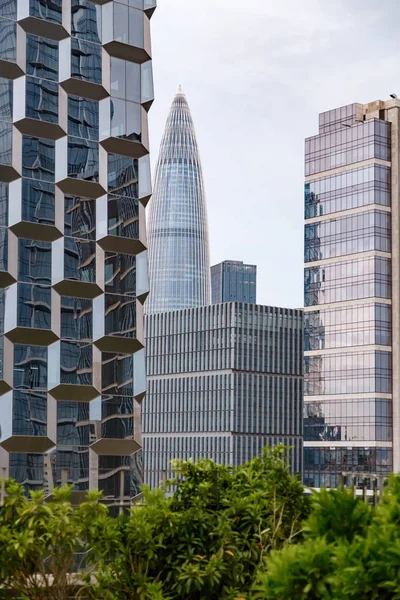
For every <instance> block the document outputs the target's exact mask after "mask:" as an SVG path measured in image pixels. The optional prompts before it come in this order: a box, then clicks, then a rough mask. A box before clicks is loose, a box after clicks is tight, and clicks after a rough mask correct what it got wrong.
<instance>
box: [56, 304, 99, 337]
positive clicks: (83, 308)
mask: <svg viewBox="0 0 400 600" xmlns="http://www.w3.org/2000/svg"><path fill="white" fill-rule="evenodd" d="M92 330H93V312H92V300H86V299H83V298H72V297H66V296H62V297H61V339H63V340H81V341H88V342H90V341H91V340H92V337H93V331H92Z"/></svg>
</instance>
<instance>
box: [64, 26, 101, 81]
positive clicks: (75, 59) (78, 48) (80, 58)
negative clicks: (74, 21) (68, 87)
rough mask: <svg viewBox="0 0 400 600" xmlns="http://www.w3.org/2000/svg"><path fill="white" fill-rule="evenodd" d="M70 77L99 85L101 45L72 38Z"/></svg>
mask: <svg viewBox="0 0 400 600" xmlns="http://www.w3.org/2000/svg"><path fill="white" fill-rule="evenodd" d="M71 77H74V78H75V79H81V80H83V81H89V82H91V83H97V84H99V85H101V46H98V45H97V44H93V43H91V42H86V41H84V40H78V39H76V38H72V40H71Z"/></svg>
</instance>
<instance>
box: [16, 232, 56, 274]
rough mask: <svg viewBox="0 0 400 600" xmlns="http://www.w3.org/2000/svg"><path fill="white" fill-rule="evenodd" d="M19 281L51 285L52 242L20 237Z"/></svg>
mask: <svg viewBox="0 0 400 600" xmlns="http://www.w3.org/2000/svg"><path fill="white" fill-rule="evenodd" d="M18 253H19V256H18V281H22V282H26V283H36V284H39V285H51V243H50V242H39V241H36V240H24V239H19V249H18Z"/></svg>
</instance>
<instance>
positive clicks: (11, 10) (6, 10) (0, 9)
mask: <svg viewBox="0 0 400 600" xmlns="http://www.w3.org/2000/svg"><path fill="white" fill-rule="evenodd" d="M0 15H1V16H2V17H6V18H7V19H16V18H17V0H1V2H0Z"/></svg>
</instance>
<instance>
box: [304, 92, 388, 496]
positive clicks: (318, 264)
mask: <svg viewBox="0 0 400 600" xmlns="http://www.w3.org/2000/svg"><path fill="white" fill-rule="evenodd" d="M399 110H400V102H399V100H397V99H393V100H389V101H386V102H382V101H376V102H372V103H370V104H367V105H362V104H352V105H349V106H344V107H341V108H338V109H335V110H331V111H328V112H325V113H322V114H321V115H320V116H319V133H318V135H316V136H313V137H311V138H308V139H307V140H306V146H305V165H306V166H305V170H306V183H305V257H304V260H305V272H304V293H305V296H304V301H305V309H304V310H305V331H304V350H305V359H304V361H305V367H304V391H305V407H304V408H305V415H304V440H305V441H304V446H305V449H304V481H305V483H306V484H307V485H310V486H313V487H321V486H327V487H335V486H337V485H338V481H339V475H340V474H341V473H353V474H355V475H356V474H357V473H359V474H361V473H363V474H367V475H368V474H376V475H378V476H384V475H386V474H388V473H389V472H390V471H392V470H394V471H396V472H398V471H399V470H400V452H399V450H400V447H399V444H400V435H399V430H398V424H399V422H400V414H399V411H400V407H399V403H400V389H399V385H400V378H399V369H400V333H399V326H398V321H399V316H400V299H399V293H400V286H399V276H400V250H399V221H400V216H399V158H398V157H399Z"/></svg>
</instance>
